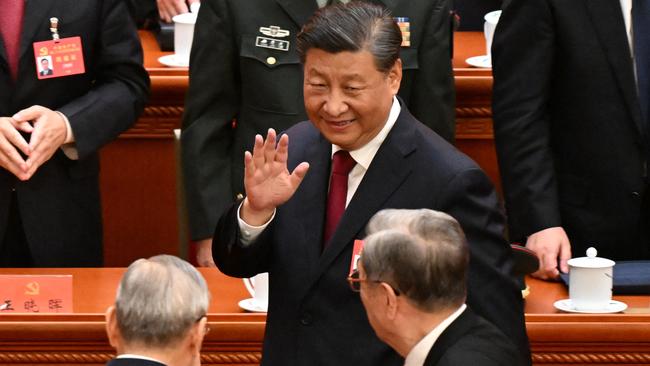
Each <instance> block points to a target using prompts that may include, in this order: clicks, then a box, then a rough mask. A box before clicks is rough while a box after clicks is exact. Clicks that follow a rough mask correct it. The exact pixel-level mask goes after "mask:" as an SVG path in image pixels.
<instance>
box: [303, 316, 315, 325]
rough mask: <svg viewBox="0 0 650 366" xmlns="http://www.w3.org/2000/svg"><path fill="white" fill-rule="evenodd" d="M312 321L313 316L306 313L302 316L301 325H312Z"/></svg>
mask: <svg viewBox="0 0 650 366" xmlns="http://www.w3.org/2000/svg"><path fill="white" fill-rule="evenodd" d="M312 320H313V319H312V318H311V314H309V313H304V314H302V317H301V318H300V324H302V325H311V323H312Z"/></svg>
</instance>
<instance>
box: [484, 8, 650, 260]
mask: <svg viewBox="0 0 650 366" xmlns="http://www.w3.org/2000/svg"><path fill="white" fill-rule="evenodd" d="M493 51H494V52H493V57H494V59H493V65H494V70H493V71H494V98H493V103H494V104H493V107H494V124H495V126H494V127H495V138H496V147H497V153H498V158H499V167H500V170H501V177H502V181H503V188H504V191H505V197H506V205H507V212H508V219H509V226H510V235H511V237H512V238H513V239H514V240H522V241H525V237H526V236H527V235H530V234H532V233H534V232H537V231H539V230H541V229H545V228H548V227H553V226H562V227H564V229H565V230H566V232H567V234H568V236H569V239H570V240H571V245H572V250H573V255H574V256H584V254H585V250H586V248H587V247H589V246H594V247H596V248H597V249H598V254H599V256H603V257H607V258H612V259H641V258H646V259H647V258H650V251H649V250H648V249H649V247H648V239H647V237H645V238H644V237H643V236H642V234H639V227H641V228H645V229H647V227H648V223H647V222H640V220H641V219H642V199H643V197H644V196H645V195H646V194H647V185H646V183H645V181H644V179H645V178H646V177H647V163H646V155H645V154H646V153H645V151H646V150H645V149H646V146H647V143H646V141H644V138H643V134H642V122H641V110H640V107H639V102H638V100H637V97H636V86H635V79H634V72H633V68H632V59H631V56H630V48H629V45H628V40H627V37H626V33H625V27H624V22H623V16H622V12H621V8H620V5H619V2H618V1H610V0H575V1H564V0H513V1H512V2H511V3H510V4H509V5H508V7H507V8H506V10H505V11H504V13H503V15H502V17H501V19H500V20H499V25H498V26H497V31H496V35H495V38H494V46H493Z"/></svg>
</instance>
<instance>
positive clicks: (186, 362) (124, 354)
mask: <svg viewBox="0 0 650 366" xmlns="http://www.w3.org/2000/svg"><path fill="white" fill-rule="evenodd" d="M209 305H210V292H209V291H208V286H207V284H206V283H205V279H203V276H201V274H200V273H199V272H198V271H197V270H196V268H194V267H193V266H192V265H191V264H189V263H187V262H186V261H184V260H182V259H180V258H177V257H174V256H171V255H157V256H155V257H151V258H149V259H138V260H137V261H135V262H133V263H132V264H131V265H130V266H129V268H128V269H127V270H126V273H124V276H123V277H122V280H121V281H120V285H119V287H118V288H117V296H116V298H115V305H113V306H111V307H109V308H108V310H107V311H106V333H107V334H108V341H109V342H110V344H111V346H113V347H115V349H116V350H117V357H116V358H115V359H113V360H111V361H110V362H108V364H107V365H108V366H161V365H169V366H199V365H200V364H201V355H200V351H201V343H203V337H204V336H205V334H206V331H207V328H206V324H207V318H206V316H205V315H206V313H207V311H208V306H209Z"/></svg>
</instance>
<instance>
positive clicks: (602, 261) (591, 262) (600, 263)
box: [568, 247, 616, 268]
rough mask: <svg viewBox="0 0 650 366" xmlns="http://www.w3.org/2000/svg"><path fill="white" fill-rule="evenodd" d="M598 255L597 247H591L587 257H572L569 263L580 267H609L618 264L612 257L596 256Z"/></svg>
mask: <svg viewBox="0 0 650 366" xmlns="http://www.w3.org/2000/svg"><path fill="white" fill-rule="evenodd" d="M596 255H598V251H597V250H596V248H594V247H589V249H587V256H586V257H580V258H572V259H569V262H568V263H569V265H570V266H571V267H578V268H607V267H613V266H614V265H615V264H616V262H614V261H613V260H611V259H607V258H600V257H596Z"/></svg>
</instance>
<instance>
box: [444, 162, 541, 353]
mask: <svg viewBox="0 0 650 366" xmlns="http://www.w3.org/2000/svg"><path fill="white" fill-rule="evenodd" d="M446 186H447V189H446V191H445V192H444V193H443V195H442V197H443V201H442V207H441V209H442V211H444V212H446V213H448V214H449V215H451V216H453V217H454V218H455V219H456V220H458V222H459V223H460V224H461V226H462V228H463V230H464V232H465V235H466V236H467V242H468V244H469V249H470V266H469V278H468V281H467V283H468V286H469V288H468V297H467V303H468V305H469V306H471V307H472V308H473V309H474V310H475V311H476V312H477V313H478V314H481V315H482V316H483V317H484V318H486V319H487V320H489V321H491V322H492V323H493V324H494V325H496V326H497V327H498V328H499V329H501V331H502V332H503V333H505V334H506V335H507V336H508V337H509V338H510V339H512V340H513V343H515V344H516V346H517V348H519V349H520V350H524V353H525V355H527V356H526V357H529V354H528V338H527V336H526V327H525V324H524V309H523V301H522V298H521V292H520V291H519V290H518V288H517V286H516V284H515V282H514V279H513V277H512V255H511V253H510V246H509V245H508V244H507V243H506V241H505V239H504V237H503V231H504V217H503V214H502V212H501V210H500V206H499V204H498V200H497V196H496V193H495V191H494V188H493V187H492V184H491V183H490V181H489V179H488V178H487V177H486V176H485V174H484V173H483V172H482V171H481V170H480V169H478V168H473V169H466V170H463V171H461V172H460V173H458V174H456V175H455V177H453V179H452V180H451V181H450V182H448V184H447V185H446Z"/></svg>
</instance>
